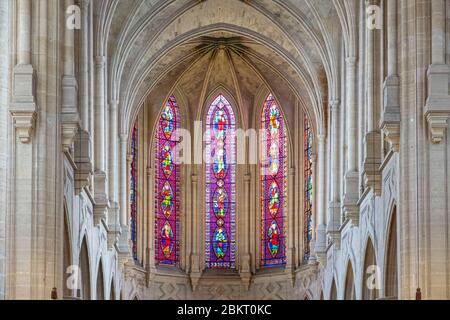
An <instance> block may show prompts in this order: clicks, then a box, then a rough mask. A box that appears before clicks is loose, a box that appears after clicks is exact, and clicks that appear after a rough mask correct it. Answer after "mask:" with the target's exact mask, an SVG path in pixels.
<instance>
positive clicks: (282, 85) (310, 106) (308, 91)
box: [94, 0, 352, 133]
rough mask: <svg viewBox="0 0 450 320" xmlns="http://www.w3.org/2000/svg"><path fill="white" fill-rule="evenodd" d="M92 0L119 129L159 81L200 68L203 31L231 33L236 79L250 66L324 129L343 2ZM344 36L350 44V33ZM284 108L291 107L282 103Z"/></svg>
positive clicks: (344, 9)
mask: <svg viewBox="0 0 450 320" xmlns="http://www.w3.org/2000/svg"><path fill="white" fill-rule="evenodd" d="M94 3H95V5H96V6H97V8H96V9H95V10H94V12H96V13H97V16H96V25H95V31H96V37H97V38H100V39H99V41H96V43H97V44H98V45H97V48H95V52H96V55H100V56H106V57H107V61H108V73H109V77H108V78H109V79H110V83H109V86H108V87H109V88H108V97H109V99H110V100H118V101H119V106H120V119H121V131H122V132H124V133H126V132H127V131H128V129H129V126H130V123H132V121H133V120H134V117H135V116H136V114H137V112H138V108H139V105H140V104H141V103H142V101H143V100H144V99H145V97H146V96H148V95H149V94H151V92H152V91H153V90H156V89H157V88H158V87H161V86H162V85H163V83H164V87H165V88H167V86H169V87H174V86H175V84H176V83H177V80H180V79H181V78H182V76H181V75H182V74H183V73H185V72H186V71H187V70H191V71H190V72H200V73H201V71H200V70H198V71H195V70H194V69H196V68H197V67H196V66H195V65H196V64H199V63H200V62H199V61H201V59H208V57H205V55H208V54H212V53H211V50H208V47H207V46H203V47H202V46H201V43H202V41H204V40H205V39H206V37H209V38H228V39H234V40H233V41H236V43H235V44H233V47H232V48H230V52H232V55H236V56H239V58H240V59H234V58H233V59H232V60H233V61H236V62H235V63H236V70H237V72H239V73H241V77H242V78H246V77H248V74H246V75H245V74H244V73H243V72H242V71H241V70H242V69H241V67H242V66H243V65H250V66H248V67H247V68H251V69H254V71H253V72H254V73H258V74H260V75H264V77H263V79H265V80H266V81H270V80H272V82H271V83H267V84H268V85H269V86H270V87H271V88H272V89H273V90H274V91H275V92H276V93H278V95H277V96H278V97H279V98H280V99H286V101H283V102H282V103H283V105H284V106H291V108H294V107H295V106H296V105H297V104H296V103H293V101H294V100H293V97H292V95H295V98H296V100H297V101H298V102H299V104H298V105H300V106H302V107H303V108H305V109H306V110H307V112H308V113H309V114H310V117H311V118H312V119H313V122H314V127H315V129H316V130H317V131H319V132H320V131H322V130H323V126H324V123H325V116H324V105H325V106H326V105H327V101H329V100H332V99H334V98H335V96H336V94H337V92H338V90H340V89H339V88H338V85H337V83H338V81H337V79H339V70H338V68H336V66H337V60H338V59H340V58H339V57H338V56H339V54H340V52H341V49H340V46H341V45H342V44H341V43H340V40H337V39H341V38H342V37H341V33H342V32H343V31H342V30H344V31H345V30H350V29H348V28H346V29H344V28H342V27H341V25H344V26H345V25H346V24H345V21H346V16H349V15H350V14H347V11H348V12H351V10H350V9H351V8H352V5H350V4H348V3H347V1H333V2H331V1H328V0H321V1H312V0H301V1H292V0H291V1H280V0H275V1H271V0H262V1H239V0H229V1H220V0H205V1H198V0H195V1H194V0H176V1H174V0H163V1H157V0H137V1H132V2H130V1H127V0H103V1H96V2H94ZM344 33H345V32H344ZM343 38H344V42H346V43H349V44H350V41H351V39H352V36H351V35H348V34H344V37H343ZM239 46H242V47H239ZM347 46H348V45H347ZM205 50H206V53H205ZM347 51H348V52H350V50H348V49H347ZM203 71H204V70H203ZM192 79H193V78H191V80H192ZM180 85H181V84H180ZM277 86H278V87H279V88H276V87H277ZM286 88H289V89H288V90H287V89H286ZM247 89H248V88H245V89H243V91H245V90H247ZM278 89H279V91H277V90H278ZM287 91H289V92H287ZM165 94H167V92H165ZM243 99H245V98H243ZM284 102H286V103H284ZM196 103H197V102H194V104H193V105H196ZM285 111H286V113H289V112H292V111H289V110H287V107H285ZM247 121H248V120H247Z"/></svg>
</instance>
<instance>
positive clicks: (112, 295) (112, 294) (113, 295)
mask: <svg viewBox="0 0 450 320" xmlns="http://www.w3.org/2000/svg"><path fill="white" fill-rule="evenodd" d="M109 300H116V288H115V286H114V277H113V278H112V279H111V285H110V290H109Z"/></svg>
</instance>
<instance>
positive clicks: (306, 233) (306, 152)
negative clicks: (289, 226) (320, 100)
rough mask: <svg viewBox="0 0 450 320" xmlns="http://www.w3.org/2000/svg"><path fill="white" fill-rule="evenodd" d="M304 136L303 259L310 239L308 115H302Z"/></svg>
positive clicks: (310, 172) (310, 171)
mask: <svg viewBox="0 0 450 320" xmlns="http://www.w3.org/2000/svg"><path fill="white" fill-rule="evenodd" d="M304 119H305V120H304V136H303V145H304V146H303V150H304V170H305V172H304V182H305V187H304V190H305V195H304V199H305V203H304V206H305V207H304V215H305V216H304V220H305V224H304V242H305V253H304V259H305V260H307V259H308V258H309V253H310V243H311V239H312V232H313V231H312V192H313V185H312V160H311V150H312V143H313V134H312V131H311V126H310V123H309V120H308V117H307V116H306V115H305V116H304Z"/></svg>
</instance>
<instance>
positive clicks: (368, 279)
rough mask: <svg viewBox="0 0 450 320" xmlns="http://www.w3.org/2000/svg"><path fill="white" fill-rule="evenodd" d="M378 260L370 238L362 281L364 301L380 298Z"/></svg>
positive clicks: (365, 255)
mask: <svg viewBox="0 0 450 320" xmlns="http://www.w3.org/2000/svg"><path fill="white" fill-rule="evenodd" d="M376 272H378V267H377V260H376V256H375V249H374V247H373V244H372V240H371V239H370V237H369V238H368V240H367V244H366V251H365V254H364V269H363V272H362V274H363V281H362V299H363V300H376V299H377V298H378V296H379V295H378V290H379V288H378V289H377V285H378V284H377V283H376V282H377V281H378V277H379V275H378V274H376Z"/></svg>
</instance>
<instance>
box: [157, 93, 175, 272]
mask: <svg viewBox="0 0 450 320" xmlns="http://www.w3.org/2000/svg"><path fill="white" fill-rule="evenodd" d="M179 126H180V122H179V110H178V104H177V102H176V100H175V97H173V96H171V97H169V99H168V101H167V103H166V105H165V106H164V108H163V110H162V112H161V116H160V118H159V125H158V129H157V131H156V146H155V147H156V150H155V155H156V159H155V161H156V163H155V168H156V173H155V212H156V217H155V259H156V261H157V263H159V264H164V265H176V264H177V263H178V255H179V241H178V232H179V217H178V209H179V186H178V185H179V166H178V165H177V164H176V161H175V160H176V159H175V157H176V152H175V148H176V144H177V142H178V136H177V132H176V129H178V128H179Z"/></svg>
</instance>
